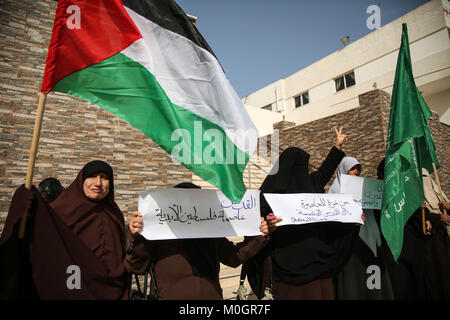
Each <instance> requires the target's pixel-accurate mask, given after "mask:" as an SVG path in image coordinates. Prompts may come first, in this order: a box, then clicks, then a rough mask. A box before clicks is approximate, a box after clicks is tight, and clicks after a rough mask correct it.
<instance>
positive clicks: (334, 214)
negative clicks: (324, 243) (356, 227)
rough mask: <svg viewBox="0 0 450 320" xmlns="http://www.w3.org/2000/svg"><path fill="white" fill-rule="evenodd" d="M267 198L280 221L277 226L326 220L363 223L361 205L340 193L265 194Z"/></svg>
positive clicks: (349, 196)
mask: <svg viewBox="0 0 450 320" xmlns="http://www.w3.org/2000/svg"><path fill="white" fill-rule="evenodd" d="M264 197H265V198H266V200H267V202H268V203H269V205H270V207H271V208H272V210H273V213H274V214H275V215H276V216H277V217H278V218H283V221H282V222H280V223H277V226H282V225H287V224H305V223H315V222H324V221H338V222H356V223H360V224H363V221H362V218H361V214H362V208H361V204H360V203H357V202H355V201H353V198H352V196H351V195H349V194H347V195H346V194H337V193H332V194H330V193H328V194H326V193H318V194H316V193H290V194H275V193H264Z"/></svg>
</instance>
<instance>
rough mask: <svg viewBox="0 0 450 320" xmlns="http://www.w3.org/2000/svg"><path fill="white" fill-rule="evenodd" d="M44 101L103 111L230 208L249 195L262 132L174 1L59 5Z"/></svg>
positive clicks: (88, 0)
mask: <svg viewBox="0 0 450 320" xmlns="http://www.w3.org/2000/svg"><path fill="white" fill-rule="evenodd" d="M41 91H42V92H44V93H48V92H50V91H59V92H65V93H68V94H70V95H73V96H76V97H79V98H82V99H84V100H87V101H90V102H92V103H94V104H96V105H98V106H100V107H102V108H103V109H105V110H107V111H109V112H111V113H113V114H114V115H116V116H117V117H119V118H121V119H123V120H125V121H126V122H128V123H129V124H131V125H132V126H133V127H135V128H137V129H138V130H140V131H142V132H143V133H144V134H145V135H146V136H148V137H149V138H151V139H152V140H153V141H155V142H156V143H157V144H158V145H159V146H161V147H162V148H163V149H164V150H165V151H167V152H168V153H169V154H171V155H172V157H173V158H175V159H176V160H177V161H179V162H181V163H182V164H183V165H184V166H185V167H187V168H188V169H190V170H191V171H192V172H194V173H195V174H197V175H198V176H199V177H201V178H202V179H203V180H205V181H208V182H209V183H211V184H213V185H215V186H216V187H218V188H219V189H221V190H222V192H223V193H224V194H225V195H226V196H227V197H228V198H229V199H230V200H232V201H240V200H241V198H242V196H243V195H244V193H245V185H244V183H243V178H242V174H243V171H244V169H245V166H246V164H247V162H248V160H249V157H250V155H251V154H252V153H253V152H254V150H255V149H256V142H257V133H256V128H255V126H254V124H253V122H252V121H251V119H250V117H249V116H248V114H247V112H246V110H245V108H244V105H243V104H242V102H241V101H240V99H239V97H238V96H237V94H236V92H235V91H234V89H233V88H232V87H231V85H230V83H229V81H228V79H227V78H226V76H225V74H224V72H223V70H222V68H221V66H220V64H219V62H218V61H217V59H216V57H215V56H214V53H213V52H212V50H211V48H210V47H209V46H208V44H207V43H206V41H205V40H204V39H203V37H202V35H201V34H200V33H199V32H198V30H197V29H196V27H195V26H194V25H193V24H192V22H191V21H190V20H189V18H188V17H187V16H186V14H185V13H184V12H183V11H182V9H181V8H180V7H179V6H178V5H177V4H176V3H174V2H173V1H172V0H134V1H133V0H124V1H121V0H103V1H102V0H82V1H75V0H72V1H69V0H60V1H59V4H58V7H57V9H56V17H55V23H54V26H53V34H52V39H51V43H50V46H49V52H48V57H47V64H46V68H45V75H44V79H43V84H42V88H41Z"/></svg>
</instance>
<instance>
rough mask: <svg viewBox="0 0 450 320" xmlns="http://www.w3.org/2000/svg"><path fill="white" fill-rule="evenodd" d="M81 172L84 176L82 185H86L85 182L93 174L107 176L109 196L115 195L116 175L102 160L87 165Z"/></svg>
mask: <svg viewBox="0 0 450 320" xmlns="http://www.w3.org/2000/svg"><path fill="white" fill-rule="evenodd" d="M81 172H82V175H83V177H82V180H81V182H82V183H84V180H86V178H89V177H90V176H92V175H93V174H96V173H104V174H106V175H107V176H108V180H109V194H114V174H113V169H112V168H111V166H110V165H109V164H107V163H106V162H104V161H101V160H94V161H91V162H88V163H86V164H85V165H84V167H83V169H82V170H81ZM109 194H108V195H109Z"/></svg>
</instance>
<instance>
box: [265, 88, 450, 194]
mask: <svg viewBox="0 0 450 320" xmlns="http://www.w3.org/2000/svg"><path fill="white" fill-rule="evenodd" d="M389 112H390V95H389V94H388V93H386V92H384V91H382V90H379V89H376V90H373V91H369V92H367V93H365V94H362V95H360V96H359V107H356V108H355V109H352V110H349V111H346V112H342V113H339V114H336V115H333V116H330V117H327V118H323V119H320V120H317V121H313V122H309V123H306V124H303V125H300V126H293V124H292V123H286V121H282V122H279V123H276V124H274V128H277V129H279V139H280V141H279V146H280V151H279V152H280V153H281V151H282V150H284V149H286V148H287V147H290V146H296V147H299V148H302V149H304V150H305V151H307V152H308V153H309V154H310V156H311V157H310V165H311V170H314V169H317V168H318V167H319V166H320V164H321V163H322V161H323V160H324V159H325V157H326V156H327V154H328V152H329V150H330V148H331V147H332V146H333V144H334V141H335V138H336V135H335V132H334V129H333V127H334V126H343V127H344V133H345V134H347V135H348V138H347V140H346V142H345V143H344V145H343V147H342V150H343V151H344V152H345V153H346V155H347V156H351V157H354V158H356V159H358V160H359V161H360V163H361V165H362V167H363V172H362V176H364V177H369V178H376V177H377V167H378V164H379V163H380V161H381V159H383V157H384V155H385V143H386V137H387V130H388V123H389ZM429 126H430V129H431V132H432V135H433V138H434V141H435V145H436V153H437V155H438V160H439V162H440V165H441V168H440V169H439V170H438V174H439V179H440V182H441V185H442V189H443V191H444V192H445V193H446V194H449V192H450V182H449V176H450V167H449V155H448V149H447V145H448V144H449V141H450V136H449V135H450V128H449V127H448V126H447V125H445V124H442V123H441V122H439V118H438V115H437V114H436V113H433V117H432V119H430V121H429ZM266 139H267V140H268V141H269V140H270V137H268V138H266ZM332 181H333V179H332V180H331V181H330V183H329V184H328V185H327V187H326V190H327V189H328V187H329V186H330V184H331V182H332Z"/></svg>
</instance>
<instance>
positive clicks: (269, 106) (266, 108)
mask: <svg viewBox="0 0 450 320" xmlns="http://www.w3.org/2000/svg"><path fill="white" fill-rule="evenodd" d="M261 109H264V110H269V111H272V104H268V105H267V106H264V107H262V108H261Z"/></svg>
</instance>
